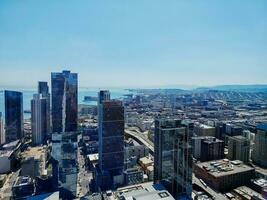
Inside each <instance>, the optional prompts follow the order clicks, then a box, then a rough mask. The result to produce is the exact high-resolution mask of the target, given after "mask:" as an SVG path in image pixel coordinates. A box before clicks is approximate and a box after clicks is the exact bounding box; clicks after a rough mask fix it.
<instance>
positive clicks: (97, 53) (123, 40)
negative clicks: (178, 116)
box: [0, 0, 267, 88]
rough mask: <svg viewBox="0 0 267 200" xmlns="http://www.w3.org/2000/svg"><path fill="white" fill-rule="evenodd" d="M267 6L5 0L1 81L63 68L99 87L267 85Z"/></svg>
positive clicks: (28, 82)
mask: <svg viewBox="0 0 267 200" xmlns="http://www.w3.org/2000/svg"><path fill="white" fill-rule="evenodd" d="M266 8H267V2H266V1H257V2H251V1H235V2H215V1H209V0H207V1H205V2H188V1H169V2H168V3H167V2H165V3H164V4H162V3H160V1H155V0H154V1H151V0H149V1H146V2H141V1H134V2H123V1H113V2H112V3H111V2H106V3H105V4H103V3H100V2H97V1H79V2H70V1H66V2H64V3H63V2H53V1H51V2H49V3H47V2H42V3H40V2H34V1H27V2H23V3H22V2H19V1H12V2H8V3H6V2H1V3H0V12H1V15H0V23H1V30H0V36H1V37H0V44H1V48H0V70H1V80H0V86H3V87H4V86H14V87H16V86H21V87H33V86H34V85H35V83H36V82H37V81H38V80H49V76H50V74H49V72H50V71H61V70H62V69H68V70H71V71H75V72H77V73H78V74H80V77H79V79H80V83H81V84H80V86H82V87H94V88H99V87H107V86H108V87H119V88H122V87H123V88H129V87H168V86H177V85H185V86H195V85H196V86H213V85H222V84H223V85H225V84H265V83H266V78H265V77H266V73H267V72H266V69H267V62H266V57H267V56H266V55H267V48H266V42H267V38H266V37H265V36H266V34H267V28H266V24H267V13H266V12H265V11H266ZM148 11H149V12H148ZM122 16H123V17H122ZM29 74H30V75H31V77H32V78H31V79H28V78H26V77H27V76H28V75H29ZM9 77H13V79H10V78H9ZM137 78H138V80H137Z"/></svg>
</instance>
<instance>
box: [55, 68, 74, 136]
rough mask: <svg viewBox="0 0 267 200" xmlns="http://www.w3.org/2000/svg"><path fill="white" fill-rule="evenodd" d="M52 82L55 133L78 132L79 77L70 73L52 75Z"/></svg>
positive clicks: (63, 72)
mask: <svg viewBox="0 0 267 200" xmlns="http://www.w3.org/2000/svg"><path fill="white" fill-rule="evenodd" d="M51 82H52V130H53V132H58V133H60V132H69V131H76V130H77V119H78V115H77V111H78V102H77V101H78V100H77V97H78V75H77V74H76V73H71V72H70V71H62V73H57V72H56V73H51Z"/></svg>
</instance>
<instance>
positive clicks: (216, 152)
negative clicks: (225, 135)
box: [192, 136, 224, 162]
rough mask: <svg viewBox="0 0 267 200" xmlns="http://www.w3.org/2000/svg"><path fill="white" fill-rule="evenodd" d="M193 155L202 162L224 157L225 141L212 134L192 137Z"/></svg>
mask: <svg viewBox="0 0 267 200" xmlns="http://www.w3.org/2000/svg"><path fill="white" fill-rule="evenodd" d="M192 145H193V156H194V158H195V159H197V160H200V161H201V162H204V161H210V160H219V159H222V158H224V142H223V141H222V140H218V139H217V138H215V137H211V136H201V137H192Z"/></svg>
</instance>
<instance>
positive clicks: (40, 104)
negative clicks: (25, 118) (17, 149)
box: [31, 94, 49, 145]
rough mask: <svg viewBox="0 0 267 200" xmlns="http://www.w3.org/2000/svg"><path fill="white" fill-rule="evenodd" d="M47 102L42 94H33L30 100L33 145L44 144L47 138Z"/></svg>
mask: <svg viewBox="0 0 267 200" xmlns="http://www.w3.org/2000/svg"><path fill="white" fill-rule="evenodd" d="M48 102H49V101H48V99H47V98H46V97H43V96H42V94H34V95H33V99H32V100H31V119H32V123H31V125H32V143H33V144H34V145H40V144H44V143H45V142H46V139H47V137H48V131H49V130H48V127H49V126H48V122H49V119H47V117H48V116H47V113H48V111H47V109H48V106H47V104H48Z"/></svg>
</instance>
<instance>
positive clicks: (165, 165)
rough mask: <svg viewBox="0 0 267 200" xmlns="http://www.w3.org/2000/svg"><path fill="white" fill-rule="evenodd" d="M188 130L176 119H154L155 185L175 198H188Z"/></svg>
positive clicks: (189, 165)
mask: <svg viewBox="0 0 267 200" xmlns="http://www.w3.org/2000/svg"><path fill="white" fill-rule="evenodd" d="M190 140H191V135H190V133H189V127H188V126H186V125H183V124H182V122H181V120H179V119H163V118H162V119H156V120H155V138H154V144H155V147H154V148H155V153H154V182H155V183H161V184H162V185H163V186H164V187H165V188H166V189H167V190H168V191H169V192H170V193H171V194H172V195H173V196H174V197H178V196H183V195H185V196H187V197H188V198H190V197H191V193H192V148H191V145H190V144H191V141H190Z"/></svg>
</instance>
